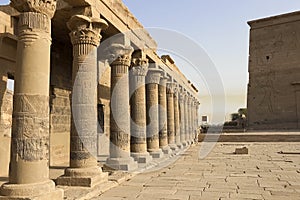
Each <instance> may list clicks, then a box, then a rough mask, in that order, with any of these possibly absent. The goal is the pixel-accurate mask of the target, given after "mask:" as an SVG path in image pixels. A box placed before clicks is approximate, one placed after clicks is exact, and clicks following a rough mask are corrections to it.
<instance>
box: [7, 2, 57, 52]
mask: <svg viewBox="0 0 300 200" xmlns="http://www.w3.org/2000/svg"><path fill="white" fill-rule="evenodd" d="M10 5H11V6H12V7H14V8H15V9H16V10H18V11H19V12H20V16H19V24H18V29H19V30H18V32H19V33H18V37H19V41H22V42H23V43H24V45H25V46H30V45H32V44H33V43H34V42H35V41H36V40H37V39H46V40H47V41H48V42H49V44H50V43H51V18H52V17H53V15H54V13H55V10H56V1H55V0H52V1H51V0H50V1H47V2H45V1H42V0H40V1H36V0H35V1H34V0H27V1H26V0H23V1H20V0H11V4H10Z"/></svg>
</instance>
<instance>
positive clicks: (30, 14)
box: [0, 0, 63, 200]
mask: <svg viewBox="0 0 300 200" xmlns="http://www.w3.org/2000/svg"><path fill="white" fill-rule="evenodd" d="M11 6H12V7H14V8H15V9H17V10H18V11H19V12H20V15H19V24H18V48H17V58H16V69H17V70H16V72H15V88H14V101H13V104H14V105H13V122H12V124H13V125H12V140H11V157H10V158H11V159H10V169H9V182H8V183H5V184H3V185H2V186H1V188H0V199H47V198H50V197H51V198H52V199H57V200H58V199H63V191H62V190H60V189H55V184H54V182H53V181H52V180H50V179H49V166H48V164H49V82H50V81H49V79H50V45H51V18H52V17H53V15H54V12H55V9H56V1H51V0H49V1H47V2H45V1H29V0H27V1H26V0H22V1H21V0H12V1H11Z"/></svg>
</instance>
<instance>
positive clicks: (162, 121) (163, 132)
mask: <svg viewBox="0 0 300 200" xmlns="http://www.w3.org/2000/svg"><path fill="white" fill-rule="evenodd" d="M167 81H168V78H167V77H166V76H162V77H161V79H160V84H159V87H158V93H159V94H158V95H159V97H158V100H159V146H160V147H161V148H164V147H166V146H168V132H167Z"/></svg>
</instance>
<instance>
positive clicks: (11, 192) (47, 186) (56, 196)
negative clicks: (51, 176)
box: [0, 180, 64, 200]
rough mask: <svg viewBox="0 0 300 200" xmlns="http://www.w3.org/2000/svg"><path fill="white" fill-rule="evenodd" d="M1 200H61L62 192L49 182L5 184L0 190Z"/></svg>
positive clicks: (62, 197)
mask: <svg viewBox="0 0 300 200" xmlns="http://www.w3.org/2000/svg"><path fill="white" fill-rule="evenodd" d="M0 199H1V200H63V199H64V191H63V190H62V189H56V188H55V184H54V182H53V181H51V180H49V181H46V182H41V183H34V184H10V183H5V184H3V185H2V186H1V188H0Z"/></svg>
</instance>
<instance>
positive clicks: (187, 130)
mask: <svg viewBox="0 0 300 200" xmlns="http://www.w3.org/2000/svg"><path fill="white" fill-rule="evenodd" d="M185 95H186V98H185V105H184V113H185V137H186V142H187V144H188V145H190V144H191V141H190V116H189V95H188V93H186V94H185Z"/></svg>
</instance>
